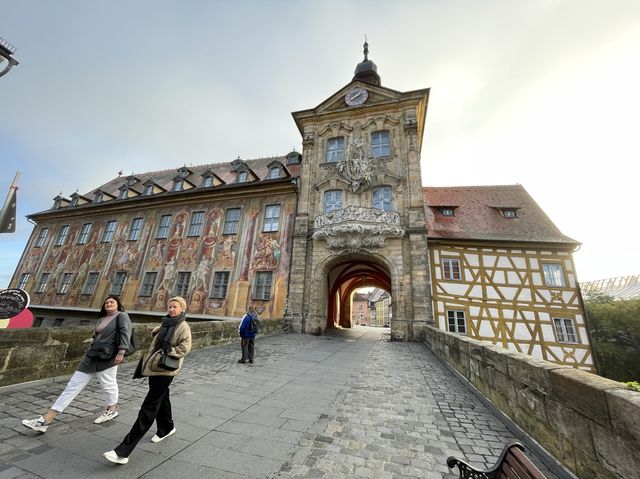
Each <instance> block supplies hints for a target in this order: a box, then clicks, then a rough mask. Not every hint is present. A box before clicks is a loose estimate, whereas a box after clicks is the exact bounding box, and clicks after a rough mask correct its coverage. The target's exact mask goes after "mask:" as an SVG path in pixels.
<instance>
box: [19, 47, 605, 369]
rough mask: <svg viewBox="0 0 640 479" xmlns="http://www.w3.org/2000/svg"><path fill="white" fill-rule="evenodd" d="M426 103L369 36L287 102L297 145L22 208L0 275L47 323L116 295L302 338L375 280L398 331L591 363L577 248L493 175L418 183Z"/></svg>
mask: <svg viewBox="0 0 640 479" xmlns="http://www.w3.org/2000/svg"><path fill="white" fill-rule="evenodd" d="M428 98H429V89H422V90H415V91H409V92H399V91H396V90H393V89H390V88H387V87H385V86H382V82H381V79H380V76H379V75H378V73H377V66H376V65H375V64H374V63H373V62H372V61H371V60H369V59H368V51H367V46H366V44H365V57H364V60H363V61H362V62H360V63H359V64H358V65H357V67H356V71H355V76H354V77H353V79H352V80H351V81H350V82H349V83H348V84H346V85H345V86H343V87H342V88H340V89H339V90H338V91H336V92H335V93H334V94H332V95H330V96H329V97H328V98H326V99H325V100H323V101H321V103H320V104H318V105H317V106H316V107H314V108H310V109H307V110H302V111H297V112H294V113H293V114H292V115H293V119H294V121H295V124H296V125H297V127H298V130H299V132H300V134H301V137H302V145H303V151H302V154H299V153H297V152H291V153H290V154H289V155H287V156H286V157H281V158H280V157H278V158H263V159H255V160H246V161H243V160H241V159H239V158H238V159H237V160H235V161H232V162H227V163H214V164H208V165H200V166H198V167H189V168H187V167H182V168H178V169H176V170H164V171H157V172H149V173H144V174H139V175H131V176H128V177H122V176H119V177H117V178H114V179H113V180H111V181H109V182H107V183H105V184H104V185H102V186H100V187H98V188H96V189H94V190H92V191H90V192H89V193H87V194H85V195H78V194H77V193H76V194H73V195H71V197H70V198H64V197H56V198H55V202H54V206H53V208H52V209H50V210H47V211H43V212H40V213H37V214H33V215H31V216H30V218H31V220H33V221H34V222H35V223H36V224H37V226H36V227H35V228H34V231H33V233H32V236H31V238H30V240H29V242H28V244H27V246H26V248H25V251H24V254H23V257H22V259H21V261H20V263H19V265H18V267H17V269H16V272H15V274H14V277H13V279H12V282H11V285H12V287H21V288H24V289H26V290H27V291H28V292H29V293H30V294H31V297H32V308H35V309H36V310H37V311H36V314H37V315H38V314H39V315H40V318H41V320H42V324H45V325H47V324H57V319H56V318H58V317H63V316H64V317H65V318H68V317H69V315H72V314H76V316H78V317H81V316H82V315H83V314H84V315H86V314H88V313H89V312H94V311H95V310H96V309H97V308H98V307H99V306H100V303H101V301H102V300H103V298H104V296H105V295H106V294H109V293H117V294H120V295H121V297H122V299H123V301H124V304H125V305H126V307H127V309H128V310H130V311H132V314H133V315H134V318H135V317H137V318H138V319H144V317H145V315H146V316H149V317H156V316H157V315H158V314H159V313H160V312H163V311H164V307H165V302H166V300H167V298H169V297H170V296H171V295H175V294H179V295H182V296H185V297H186V298H187V300H188V302H189V304H190V308H189V311H190V317H193V318H195V319H198V318H201V319H211V318H228V317H238V316H240V315H241V314H242V313H243V312H244V311H245V310H246V308H247V307H248V306H250V305H253V306H255V307H256V308H257V310H258V312H259V313H260V314H261V315H262V316H263V317H270V318H283V319H284V321H286V322H287V323H288V325H289V327H290V330H292V331H294V332H301V333H309V334H322V333H323V332H324V331H325V330H327V329H329V328H333V327H351V326H352V325H353V324H354V319H353V314H352V313H353V311H352V304H351V303H352V301H351V300H352V296H353V293H354V291H355V290H357V289H358V288H363V287H376V288H380V289H381V290H384V291H386V292H387V293H388V295H389V299H388V301H387V306H386V307H384V308H383V309H384V312H383V311H382V310H381V311H380V312H379V314H377V315H376V316H380V318H379V319H381V320H382V322H383V325H384V324H386V321H387V320H388V321H389V326H390V329H391V338H392V339H394V340H420V339H422V338H424V337H425V328H426V326H427V325H434V324H435V325H436V326H437V327H439V328H442V329H446V330H449V331H451V332H455V333H459V334H467V335H469V336H472V337H476V338H479V339H486V340H489V341H492V342H494V343H496V344H500V345H501V346H503V347H506V348H509V349H513V350H518V351H522V352H526V353H528V354H531V355H534V356H536V357H541V358H544V359H549V360H552V361H555V362H557V363H560V364H571V365H573V366H576V367H581V368H585V369H590V368H592V367H593V361H592V357H591V350H590V342H589V339H588V332H587V328H586V322H585V319H584V314H583V309H582V304H581V299H580V294H579V289H578V286H577V282H576V275H575V268H574V266H573V261H572V252H573V250H574V249H575V247H576V246H577V245H578V244H577V243H576V242H575V241H574V240H572V239H570V238H567V237H565V236H564V235H562V234H561V233H560V232H559V231H558V230H557V228H555V226H553V224H552V223H551V222H550V221H549V219H548V218H547V217H546V216H545V215H544V213H543V212H542V211H541V210H540V209H539V208H538V207H537V205H535V202H533V200H531V199H530V197H529V196H528V195H527V194H526V192H525V191H524V189H522V188H521V187H489V188H493V190H491V191H492V194H493V195H494V196H495V198H493V197H491V195H489V196H486V195H485V196H482V194H481V192H483V191H484V192H485V193H487V191H488V190H487V191H485V190H483V188H482V187H468V188H466V189H464V188H463V189H455V188H454V189H450V190H447V189H435V188H424V189H423V187H422V183H421V177H422V175H421V161H420V151H421V148H422V141H423V135H424V126H425V119H426V112H427V106H428ZM500 188H502V190H500ZM494 190H495V191H494ZM498 190H500V191H498ZM483 194H484V193H483ZM474 195H475V196H474ZM478 205H481V206H482V207H478ZM445 210H446V211H445ZM491 215H494V216H495V215H499V218H501V219H502V220H505V221H507V222H506V223H499V222H496V218H494V217H493V216H491ZM512 215H513V216H512ZM534 227H535V228H534ZM461 228H462V229H461ZM532 228H533V229H532ZM462 230H464V234H460V231H462ZM432 278H433V283H432ZM549 278H552V280H551V281H558V283H555V282H554V283H551V284H550V283H549V282H548V281H550V280H549ZM365 309H366V307H365ZM63 313H64V314H63ZM65 315H66V316H65ZM376 321H377V322H379V321H378V318H377V319H376Z"/></svg>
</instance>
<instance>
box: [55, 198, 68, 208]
mask: <svg viewBox="0 0 640 479" xmlns="http://www.w3.org/2000/svg"><path fill="white" fill-rule="evenodd" d="M68 204H69V200H68V199H66V198H64V197H62V196H60V195H58V196H56V197H55V198H54V199H53V209H56V210H57V209H58V208H63V207H65V206H67V205H68Z"/></svg>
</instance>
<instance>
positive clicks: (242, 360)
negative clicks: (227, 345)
mask: <svg viewBox="0 0 640 479" xmlns="http://www.w3.org/2000/svg"><path fill="white" fill-rule="evenodd" d="M238 362H239V363H240V364H244V363H246V361H245V360H244V359H238Z"/></svg>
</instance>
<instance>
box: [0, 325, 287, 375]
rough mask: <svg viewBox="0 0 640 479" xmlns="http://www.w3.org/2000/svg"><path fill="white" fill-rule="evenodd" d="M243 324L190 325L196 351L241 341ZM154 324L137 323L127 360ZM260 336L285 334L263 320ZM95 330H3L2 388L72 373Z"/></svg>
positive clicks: (142, 348) (138, 353)
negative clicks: (132, 344) (240, 334)
mask: <svg viewBox="0 0 640 479" xmlns="http://www.w3.org/2000/svg"><path fill="white" fill-rule="evenodd" d="M238 323H239V321H198V322H189V326H190V327H191V335H192V341H193V349H199V348H204V347H207V346H215V345H220V344H225V343H230V342H234V341H239V336H238ZM154 326H155V325H153V324H139V323H136V324H134V328H135V329H134V333H135V336H134V339H135V342H136V347H137V351H136V353H135V354H133V355H131V356H129V357H128V358H126V360H127V361H133V360H137V359H139V358H140V356H141V355H142V354H143V352H144V351H146V350H147V348H148V346H149V343H150V341H151V330H152V329H153V327H154ZM260 327H261V330H260V334H261V335H270V334H279V333H282V331H283V321H282V320H281V319H280V320H278V319H264V320H260ZM93 331H94V328H93V327H90V326H72V327H60V328H29V329H0V386H7V385H9V384H16V383H22V382H26V381H33V380H37V379H44V378H51V377H56V376H63V375H66V374H71V373H73V371H75V369H76V367H77V366H78V363H79V362H80V359H82V356H83V355H84V352H85V351H86V349H87V348H88V347H89V344H90V343H91V338H92V336H93Z"/></svg>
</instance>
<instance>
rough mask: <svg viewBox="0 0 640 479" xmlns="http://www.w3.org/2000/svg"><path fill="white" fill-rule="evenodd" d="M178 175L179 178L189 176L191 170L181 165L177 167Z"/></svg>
mask: <svg viewBox="0 0 640 479" xmlns="http://www.w3.org/2000/svg"><path fill="white" fill-rule="evenodd" d="M177 171H178V177H179V178H181V179H185V178H186V177H187V176H189V174H191V171H190V170H189V168H187V167H185V166H183V167H182V168H178V170H177Z"/></svg>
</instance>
